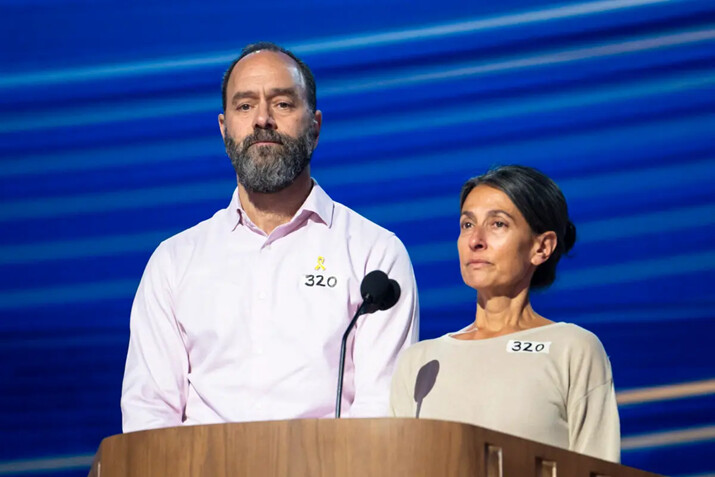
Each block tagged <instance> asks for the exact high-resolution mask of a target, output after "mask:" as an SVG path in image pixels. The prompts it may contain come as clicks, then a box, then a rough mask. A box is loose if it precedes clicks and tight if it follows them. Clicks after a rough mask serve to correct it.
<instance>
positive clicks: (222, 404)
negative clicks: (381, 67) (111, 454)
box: [121, 43, 418, 432]
mask: <svg viewBox="0 0 715 477" xmlns="http://www.w3.org/2000/svg"><path fill="white" fill-rule="evenodd" d="M222 94H223V110H224V112H223V114H219V116H218V122H219V127H220V129H221V135H222V136H223V139H224V143H225V146H226V153H227V155H228V156H229V158H230V159H231V162H232V164H233V166H234V168H235V170H236V178H237V182H238V187H237V189H236V191H235V192H234V194H233V198H232V200H231V203H230V204H229V206H228V207H227V208H226V209H222V210H219V211H218V212H216V214H215V215H214V216H213V217H212V218H210V219H208V220H206V221H204V222H201V223H200V224H198V225H196V226H194V227H192V228H190V229H188V230H185V231H184V232H182V233H180V234H178V235H176V236H174V237H171V238H169V239H168V240H166V241H164V242H162V243H161V244H160V245H159V247H158V248H157V249H156V251H155V252H154V254H153V255H152V257H151V259H150V260H149V263H148V264H147V267H146V270H145V272H144V275H143V277H142V280H141V283H140V285H139V289H138V291H137V294H136V297H135V300H134V304H133V306H132V314H131V320H130V332H131V334H130V340H129V351H128V355H127V362H126V369H125V374H124V382H123V387H122V399H121V407H122V421H123V430H124V432H129V431H136V430H142V429H151V428H159V427H169V426H178V425H184V424H185V425H190V424H209V423H218V422H237V421H258V420H272V419H291V418H315V417H329V416H331V415H333V412H334V406H335V402H334V399H335V390H336V386H337V379H338V361H339V350H340V341H341V337H342V334H343V332H344V331H345V328H346V326H347V324H348V323H349V322H350V319H351V318H352V316H353V315H354V313H355V311H356V310H357V308H358V307H359V305H360V303H361V301H362V298H361V295H360V282H361V281H362V279H363V277H364V276H365V275H366V274H367V273H368V272H370V271H372V270H377V269H379V270H382V271H384V272H386V273H387V274H388V275H389V276H390V277H391V278H394V279H396V280H397V282H398V283H399V284H400V285H401V288H402V293H401V296H400V299H399V301H398V303H397V304H396V305H395V306H394V307H393V308H391V309H389V310H387V311H379V312H377V313H376V314H375V315H378V316H373V315H369V316H363V317H362V318H360V319H359V320H358V323H357V326H356V329H355V331H354V332H353V334H352V335H351V336H352V337H351V339H350V340H349V341H348V347H347V350H348V352H347V359H346V365H345V377H344V387H343V400H342V402H341V406H342V408H343V410H345V412H344V415H347V416H352V417H374V416H385V415H387V414H388V401H389V386H390V378H391V376H392V371H393V367H394V365H395V360H396V357H397V355H398V353H399V352H400V351H401V350H402V349H403V348H405V347H407V346H408V345H410V344H411V343H413V342H414V341H416V339H417V334H418V301H417V290H416V285H415V279H414V274H413V271H412V266H411V264H410V260H409V257H408V255H407V251H406V250H405V248H404V246H403V245H402V243H401V242H400V240H399V239H398V238H397V237H396V236H395V235H394V234H392V233H391V232H389V231H387V230H385V229H383V228H381V227H379V226H377V225H375V224H374V223H372V222H370V221H369V220H367V219H365V218H364V217H361V216H360V215H358V214H357V213H355V212H353V211H352V210H350V209H348V208H347V207H345V206H344V205H342V204H339V203H337V202H334V201H332V200H331V199H330V197H328V195H327V194H326V193H325V191H323V189H322V188H321V187H320V186H319V185H318V184H317V183H316V182H315V181H314V180H313V179H312V178H311V176H310V158H311V155H312V153H313V150H314V149H315V147H316V145H317V144H318V138H319V137H320V127H321V124H322V114H321V112H320V111H319V110H317V109H316V88H315V79H314V77H313V74H312V72H311V71H310V69H309V68H308V66H307V65H305V63H303V62H302V61H301V60H300V59H298V58H297V57H296V56H295V55H294V54H293V53H291V52H290V51H288V50H285V49H283V48H281V47H279V46H277V45H275V44H273V43H257V44H253V45H249V46H247V47H246V48H244V50H243V51H242V53H241V55H240V56H239V57H238V58H237V59H236V60H235V61H234V62H233V63H232V64H231V65H230V67H229V68H228V70H227V71H226V73H225V75H224V78H223V84H222ZM379 315H383V316H379Z"/></svg>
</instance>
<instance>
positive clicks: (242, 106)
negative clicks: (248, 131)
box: [236, 103, 251, 111]
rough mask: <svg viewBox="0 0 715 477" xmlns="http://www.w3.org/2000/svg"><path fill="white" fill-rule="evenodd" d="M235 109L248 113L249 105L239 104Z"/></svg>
mask: <svg viewBox="0 0 715 477" xmlns="http://www.w3.org/2000/svg"><path fill="white" fill-rule="evenodd" d="M236 109H238V110H239V111H248V110H249V109H251V105H250V104H248V103H243V104H239V105H238V107H237V108H236Z"/></svg>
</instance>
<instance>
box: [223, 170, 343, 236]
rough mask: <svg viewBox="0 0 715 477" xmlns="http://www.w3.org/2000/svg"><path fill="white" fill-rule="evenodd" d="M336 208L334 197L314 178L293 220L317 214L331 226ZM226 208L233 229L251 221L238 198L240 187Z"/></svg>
mask: <svg viewBox="0 0 715 477" xmlns="http://www.w3.org/2000/svg"><path fill="white" fill-rule="evenodd" d="M334 208H335V203H334V202H333V199H331V198H330V196H328V194H327V193H326V192H325V191H324V190H323V188H322V187H320V185H318V182H317V181H316V180H315V179H313V188H312V189H311V190H310V194H308V197H307V198H306V199H305V202H303V205H301V206H300V208H299V209H298V211H297V212H296V213H295V216H294V217H293V218H292V219H291V222H294V221H296V220H301V219H304V218H307V217H310V216H315V217H317V218H319V219H320V221H321V222H323V223H324V224H325V225H327V226H328V227H330V226H331V225H332V223H333V209H334ZM226 210H227V212H228V217H229V218H230V227H231V230H236V228H237V227H238V226H239V225H246V224H247V221H248V222H250V219H249V218H248V216H247V215H246V211H245V210H244V209H243V207H242V206H241V201H240V200H239V198H238V188H236V189H234V191H233V196H232V198H231V203H230V204H229V205H228V208H227V209H226Z"/></svg>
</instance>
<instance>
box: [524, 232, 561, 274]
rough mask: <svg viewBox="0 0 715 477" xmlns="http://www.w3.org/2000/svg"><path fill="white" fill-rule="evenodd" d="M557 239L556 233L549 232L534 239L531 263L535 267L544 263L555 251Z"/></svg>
mask: <svg viewBox="0 0 715 477" xmlns="http://www.w3.org/2000/svg"><path fill="white" fill-rule="evenodd" d="M558 241H559V239H558V238H557V237H556V232H554V231H552V230H549V231H548V232H544V233H543V234H539V235H537V236H536V237H534V248H533V250H532V254H531V263H532V264H533V265H536V266H537V267H538V266H539V265H541V264H542V263H544V262H546V261H547V260H548V259H549V257H551V255H552V254H553V253H554V250H556V245H557V244H558Z"/></svg>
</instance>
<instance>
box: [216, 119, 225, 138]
mask: <svg viewBox="0 0 715 477" xmlns="http://www.w3.org/2000/svg"><path fill="white" fill-rule="evenodd" d="M225 122H226V117H225V116H224V115H223V113H219V115H218V128H219V130H220V131H221V137H222V138H223V139H224V141H225V140H226V127H225Z"/></svg>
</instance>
